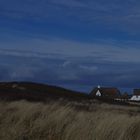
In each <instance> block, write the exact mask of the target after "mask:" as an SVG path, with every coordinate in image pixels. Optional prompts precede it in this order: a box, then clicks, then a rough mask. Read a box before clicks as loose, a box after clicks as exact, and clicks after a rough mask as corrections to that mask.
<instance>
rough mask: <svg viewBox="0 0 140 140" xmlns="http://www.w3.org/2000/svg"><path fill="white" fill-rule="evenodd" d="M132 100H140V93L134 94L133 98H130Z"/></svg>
mask: <svg viewBox="0 0 140 140" xmlns="http://www.w3.org/2000/svg"><path fill="white" fill-rule="evenodd" d="M130 100H131V101H140V95H133V96H132V97H131V98H130Z"/></svg>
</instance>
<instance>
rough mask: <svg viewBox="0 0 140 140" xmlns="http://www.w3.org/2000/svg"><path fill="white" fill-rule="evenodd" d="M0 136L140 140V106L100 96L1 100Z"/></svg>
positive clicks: (41, 139)
mask: <svg viewBox="0 0 140 140" xmlns="http://www.w3.org/2000/svg"><path fill="white" fill-rule="evenodd" d="M0 140H140V108H139V107H130V106H121V105H111V104H107V103H101V102H98V101H96V100H91V101H89V102H87V101H83V102H82V101H81V102H76V101H69V102H68V101H65V100H63V99H61V100H58V101H49V102H48V101H47V102H46V103H43V102H29V101H25V100H21V101H10V102H9V101H0Z"/></svg>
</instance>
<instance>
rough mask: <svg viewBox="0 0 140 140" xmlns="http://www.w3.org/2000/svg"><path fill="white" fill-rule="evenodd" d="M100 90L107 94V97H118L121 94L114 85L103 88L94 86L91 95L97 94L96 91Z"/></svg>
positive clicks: (104, 94) (103, 94)
mask: <svg viewBox="0 0 140 140" xmlns="http://www.w3.org/2000/svg"><path fill="white" fill-rule="evenodd" d="M98 90H99V91H100V93H101V94H102V96H107V97H118V96H120V91H119V90H118V89H117V88H113V87H101V88H94V89H93V90H92V91H91V93H90V95H91V96H96V92H97V91H98Z"/></svg>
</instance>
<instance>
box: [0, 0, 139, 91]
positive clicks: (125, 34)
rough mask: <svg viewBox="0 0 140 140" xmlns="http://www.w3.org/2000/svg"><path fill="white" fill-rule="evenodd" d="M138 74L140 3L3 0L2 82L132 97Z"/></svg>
mask: <svg viewBox="0 0 140 140" xmlns="http://www.w3.org/2000/svg"><path fill="white" fill-rule="evenodd" d="M139 73H140V1H139V0H123V1H122V0H106V1H105V0H0V81H34V82H41V83H47V84H52V85H58V86H63V87H66V88H70V89H74V90H79V91H87V92H89V91H90V90H91V89H92V88H93V87H95V86H97V85H101V86H113V87H118V88H120V89H126V90H129V91H130V90H131V89H132V88H138V87H140V74H139Z"/></svg>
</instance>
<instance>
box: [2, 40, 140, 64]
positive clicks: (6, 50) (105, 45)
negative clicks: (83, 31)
mask: <svg viewBox="0 0 140 140" xmlns="http://www.w3.org/2000/svg"><path fill="white" fill-rule="evenodd" d="M139 45H140V42H136V43H135V42H132V43H130V42H129V43H126V44H125V43H124V44H122V45H120V44H119V43H118V42H113V43H112V42H111V41H108V42H107V41H106V42H102V41H100V43H80V42H76V41H71V40H64V39H51V40H44V39H36V38H32V39H30V38H28V39H26V40H22V39H21V40H20V39H18V41H17V42H16V43H15V42H10V41H9V42H4V43H2V44H1V42H0V54H1V55H7V56H8V55H10V56H17V57H21V56H22V57H29V58H31V57H35V58H59V59H65V60H66V61H67V60H68V62H65V63H64V64H63V66H65V65H68V64H69V63H70V62H69V61H75V60H76V61H79V60H80V59H82V61H83V62H84V61H87V60H88V59H90V61H93V62H120V63H121V62H122V63H123V62H124V63H125V62H128V63H140V55H139V54H140V48H139Z"/></svg>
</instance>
